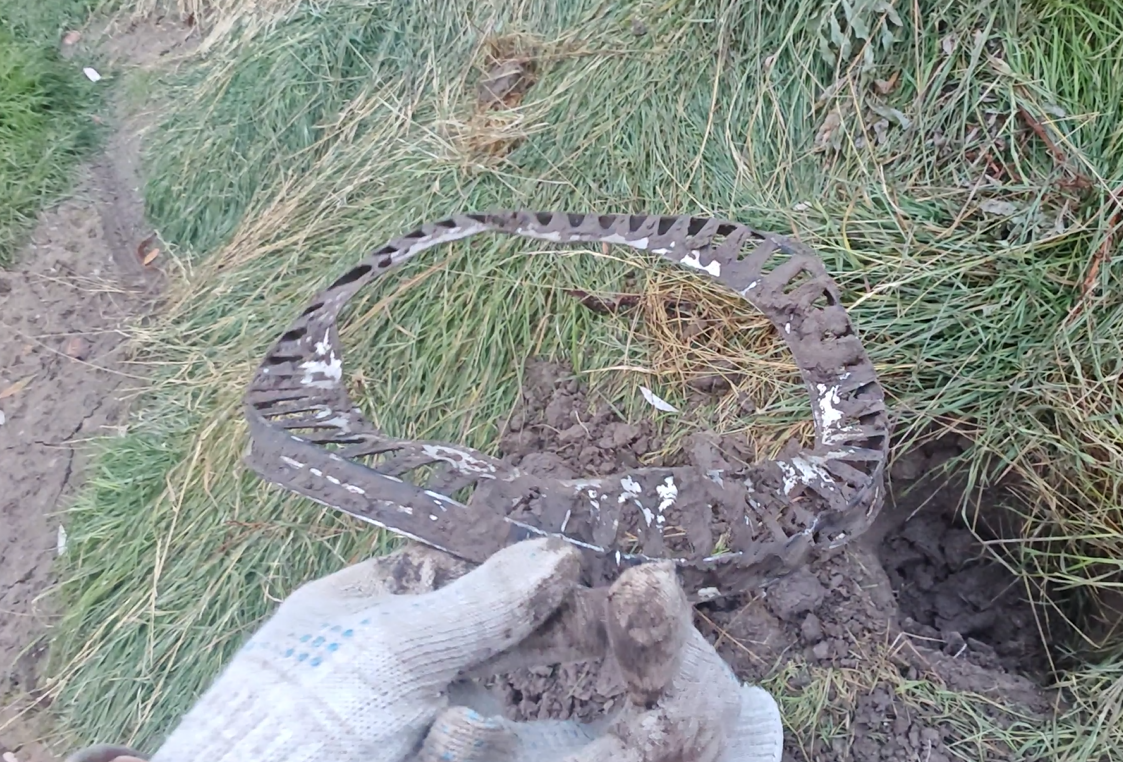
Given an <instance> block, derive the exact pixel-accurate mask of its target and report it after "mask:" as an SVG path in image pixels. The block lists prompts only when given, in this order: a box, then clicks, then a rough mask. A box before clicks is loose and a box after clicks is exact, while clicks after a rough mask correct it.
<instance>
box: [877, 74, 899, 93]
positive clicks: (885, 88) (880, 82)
mask: <svg viewBox="0 0 1123 762" xmlns="http://www.w3.org/2000/svg"><path fill="white" fill-rule="evenodd" d="M900 78H901V72H899V71H895V72H893V76H892V77H890V78H889V79H875V80H874V81H873V86H874V88H875V89H876V90H877V91H878V92H879V93H881V94H882V95H889V93H891V92H893V91H894V90H895V89H896V88H897V82H898V81H899V80H900Z"/></svg>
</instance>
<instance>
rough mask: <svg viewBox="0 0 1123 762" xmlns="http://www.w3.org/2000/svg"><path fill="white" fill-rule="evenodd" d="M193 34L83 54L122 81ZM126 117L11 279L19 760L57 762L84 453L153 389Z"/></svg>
mask: <svg viewBox="0 0 1123 762" xmlns="http://www.w3.org/2000/svg"><path fill="white" fill-rule="evenodd" d="M189 32H190V30H188V29H185V28H184V27H183V26H182V25H179V24H176V23H174V22H171V21H168V20H153V21H150V22H147V23H145V24H143V25H128V26H121V25H111V26H108V27H105V28H104V31H102V30H91V31H87V32H84V33H83V34H84V39H85V40H90V42H80V43H78V44H99V45H101V46H102V49H103V50H104V51H106V52H107V53H108V55H109V57H110V62H109V63H110V67H111V68H112V69H114V70H118V71H120V70H127V69H133V68H136V67H146V66H151V65H153V64H154V63H156V62H158V61H160V60H163V59H164V57H165V56H166V55H167V54H168V53H170V52H171V51H173V50H175V49H177V48H179V47H180V46H182V44H183V43H184V41H185V40H186V39H187V38H188V34H189ZM91 86H94V85H91ZM117 111H118V116H117V118H116V119H115V122H116V123H115V124H113V125H111V128H112V133H111V135H110V136H109V138H108V141H107V143H106V146H105V150H104V152H103V153H102V154H101V155H99V156H97V157H96V158H95V159H94V160H93V161H92V162H90V164H89V165H88V166H86V167H84V168H83V169H82V172H81V179H80V182H79V184H78V186H77V188H76V189H75V191H74V192H73V193H72V194H71V195H70V197H68V198H67V199H66V200H65V201H63V202H62V203H60V204H58V205H56V206H55V207H53V208H50V209H48V210H47V211H45V212H44V213H43V214H42V215H41V217H40V220H39V223H38V225H37V227H36V229H35V231H34V233H33V235H32V238H31V240H30V242H29V244H28V245H27V246H26V247H25V249H24V250H23V252H22V253H21V255H20V257H19V260H18V262H17V263H16V265H15V266H14V267H13V268H12V269H10V270H8V271H0V328H2V331H0V452H2V456H0V457H2V459H3V464H4V467H3V468H2V469H0V526H2V527H3V531H0V753H5V754H11V755H13V756H14V757H15V759H16V760H18V761H19V762H40V761H42V762H48V761H49V760H52V759H54V757H53V756H52V754H51V752H50V751H49V750H48V743H49V740H50V736H51V733H50V730H49V728H47V727H46V725H45V723H44V722H43V721H42V720H41V719H40V718H39V717H37V715H36V712H35V696H36V692H37V690H38V689H39V688H40V687H41V684H40V680H41V675H40V669H39V668H40V662H41V657H42V655H43V653H44V652H45V650H46V648H45V646H46V642H47V639H48V637H49V633H50V627H51V622H52V616H53V607H52V605H51V601H50V598H49V594H50V589H51V585H52V583H53V581H54V577H53V574H52V566H53V561H54V559H55V558H56V557H57V556H58V554H59V552H60V550H61V549H63V548H64V547H65V530H64V529H62V528H61V527H62V522H61V519H62V517H61V514H62V513H63V512H64V511H65V510H66V509H67V508H68V507H69V505H70V502H71V500H72V499H73V497H74V495H75V493H76V491H77V490H78V489H79V487H80V485H81V483H82V478H83V474H84V470H85V467H86V463H87V456H86V454H85V452H84V450H85V448H84V447H83V445H84V444H85V443H87V442H89V441H90V440H91V439H93V438H97V437H105V436H113V435H115V434H119V433H120V432H122V431H123V428H122V427H123V425H124V421H125V416H126V412H127V405H128V401H129V399H130V397H131V392H132V391H133V390H135V389H138V388H141V387H142V386H143V380H142V377H141V375H140V374H141V372H142V371H140V370H139V369H137V368H135V367H130V366H129V365H128V362H127V357H126V347H125V338H126V333H125V329H126V327H127V325H128V323H129V322H130V321H131V320H134V319H136V318H138V317H141V316H143V315H144V314H146V313H147V312H148V311H149V310H151V309H152V307H153V304H154V302H155V299H156V298H157V296H158V294H159V291H160V286H161V280H162V277H161V274H160V272H159V268H158V266H157V265H158V262H154V263H152V264H151V265H150V266H148V267H145V266H144V265H143V264H142V262H141V259H140V257H138V254H137V252H138V247H141V245H142V243H143V242H144V241H145V240H146V239H147V238H148V237H149V235H150V234H151V232H152V231H151V230H150V229H148V228H147V227H146V226H145V223H144V207H143V203H142V201H141V195H140V190H141V188H140V186H141V181H140V177H139V170H138V146H139V137H138V133H139V129H140V127H141V125H142V123H143V121H144V119H143V116H142V115H139V114H132V115H126V114H125V113H124V111H123V110H122V109H117ZM5 760H6V762H10V759H9V758H8V757H7V756H6V757H5Z"/></svg>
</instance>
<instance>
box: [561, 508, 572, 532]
mask: <svg viewBox="0 0 1123 762" xmlns="http://www.w3.org/2000/svg"><path fill="white" fill-rule="evenodd" d="M572 515H573V511H571V510H566V512H565V518H564V519H562V523H561V529H559V530H558V531H559V532H564V531H565V528H566V527H567V526H569V517H570V516H572Z"/></svg>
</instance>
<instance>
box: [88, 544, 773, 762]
mask: <svg viewBox="0 0 1123 762" xmlns="http://www.w3.org/2000/svg"><path fill="white" fill-rule="evenodd" d="M579 566H580V561H579V557H578V554H577V552H576V551H575V550H574V549H573V548H572V547H571V546H569V545H567V544H565V543H562V542H560V541H556V540H530V541H526V542H523V543H518V544H516V545H513V546H510V547H508V548H506V549H504V550H503V551H501V552H499V553H497V554H495V555H494V556H493V557H492V558H490V559H489V560H488V561H487V562H486V563H484V564H482V565H481V566H479V567H478V568H475V569H471V567H469V566H468V565H467V564H464V563H463V562H460V561H458V560H455V559H453V558H451V557H449V556H448V555H446V554H444V553H440V552H439V551H435V550H432V549H430V548H427V547H424V546H411V547H408V548H405V549H403V550H401V551H398V552H397V553H395V554H393V555H391V556H387V557H382V558H375V559H371V560H368V561H365V562H362V563H359V564H356V565H354V566H351V567H348V568H346V569H343V570H342V571H339V572H337V573H335V574H332V575H329V576H327V577H324V578H322V579H320V580H317V581H315V582H311V583H309V584H307V585H304V586H303V587H301V588H300V589H298V590H297V591H296V592H294V593H293V594H292V595H291V596H289V598H288V599H286V600H285V601H284V603H282V604H281V606H280V607H279V608H278V609H277V611H276V612H275V613H274V615H273V616H272V617H271V618H270V619H269V620H268V621H267V622H266V623H265V624H264V625H263V626H262V627H261V629H260V630H258V632H257V633H255V634H254V636H253V637H252V638H250V640H249V641H248V642H247V643H246V645H245V646H244V647H243V648H242V649H241V650H240V651H239V652H238V653H237V654H236V655H235V657H234V658H233V659H232V661H231V662H230V664H229V665H228V666H227V667H226V669H225V670H224V671H223V673H222V674H221V675H220V676H219V677H218V679H217V680H216V681H215V682H214V684H213V685H212V686H211V687H210V688H209V689H208V690H207V691H206V692H205V693H204V694H203V696H202V697H201V698H200V699H199V700H198V701H197V702H196V704H195V705H194V707H193V708H192V709H191V711H190V712H188V714H187V715H186V716H185V717H184V718H183V719H182V721H181V722H180V724H179V726H178V727H177V728H175V730H174V731H173V732H172V734H171V735H170V736H169V737H168V738H167V740H166V741H165V743H164V744H163V745H162V746H161V747H160V749H159V750H158V751H157V752H156V754H155V755H153V757H152V762H273V761H274V760H279V759H284V760H286V762H311V761H312V760H316V762H407V760H411V761H412V760H417V761H418V762H437V761H438V760H439V761H440V762H550V761H551V760H557V762H563V760H564V761H565V762H594V761H595V760H606V761H607V760H620V761H621V762H655V760H662V759H675V758H682V759H688V760H697V761H698V762H776V761H777V760H779V759H780V754H781V745H782V728H781V726H780V719H779V713H778V710H777V709H776V705H775V702H774V701H772V698H771V697H770V696H768V694H767V693H765V692H764V691H762V690H760V689H759V688H742V687H741V686H740V684H739V683H738V681H737V680H736V678H735V677H734V676H733V673H732V672H731V671H730V670H729V668H728V667H727V666H726V665H725V663H724V662H723V661H722V660H721V658H720V657H719V656H718V654H717V653H716V651H714V649H713V648H712V647H711V646H710V645H709V644H708V643H707V642H706V641H705V639H704V638H703V637H702V636H701V634H700V633H698V632H697V630H695V629H694V627H693V626H692V625H691V619H690V617H691V614H690V606H689V604H688V603H687V601H686V598H685V595H683V593H682V590H681V588H679V586H678V583H677V580H676V579H675V576H674V572H673V569H672V567H671V566H670V565H669V564H649V565H646V566H641V567H637V568H635V569H631V570H628V571H627V572H625V574H624V575H623V576H622V577H621V578H620V580H618V581H617V583H616V584H615V585H613V586H612V588H611V589H610V590H609V591H604V590H595V591H591V590H588V589H586V588H581V587H579V586H578V585H577V583H576V579H577V576H578V574H579ZM469 569H471V570H470V571H469ZM547 620H549V621H547ZM606 651H607V652H608V653H609V654H610V656H611V658H614V659H615V660H616V663H617V664H618V665H619V668H620V672H621V674H622V675H623V677H624V683H625V685H626V686H627V689H628V696H629V701H628V702H625V703H626V706H625V707H624V708H623V709H622V710H621V711H620V712H619V714H618V715H617V716H615V717H613V718H608V719H606V720H605V721H603V722H601V723H598V724H597V725H596V726H585V725H579V724H577V723H573V722H530V723H514V722H510V721H508V720H505V719H503V718H502V717H499V716H494V715H492V716H485V715H484V714H481V713H479V712H477V711H474V710H472V709H469V708H467V707H465V706H451V705H450V701H449V696H450V693H454V694H455V693H459V694H463V695H464V697H465V699H466V700H467V699H471V697H472V694H473V691H471V690H463V688H464V686H465V683H464V682H463V680H464V678H470V677H479V676H483V675H490V674H497V673H500V672H505V671H507V670H509V669H511V668H514V667H518V666H530V665H540V664H546V663H550V662H554V663H556V662H557V661H558V660H562V659H564V660H569V659H574V660H576V659H587V658H593V657H596V656H601V655H603V654H604V653H605V652H606ZM477 698H478V696H477ZM469 703H471V702H469ZM121 755H130V756H134V757H140V756H141V755H140V754H138V753H137V752H135V751H132V750H130V749H125V748H123V747H112V746H95V747H89V748H88V749H86V750H83V751H82V752H79V753H77V754H75V755H71V757H70V758H69V759H68V762H109V760H112V759H113V758H114V757H119V756H121ZM125 762H132V761H131V760H125Z"/></svg>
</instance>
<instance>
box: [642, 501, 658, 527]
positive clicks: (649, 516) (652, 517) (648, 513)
mask: <svg viewBox="0 0 1123 762" xmlns="http://www.w3.org/2000/svg"><path fill="white" fill-rule="evenodd" d="M639 509H640V511H641V512H642V513H643V520H644V521H646V522H647V525H648V526H651V522H652V521H654V520H655V514H654V513H652V512H651V511H649V510H648V509H647V507H646V506H643V505H640V507H639Z"/></svg>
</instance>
